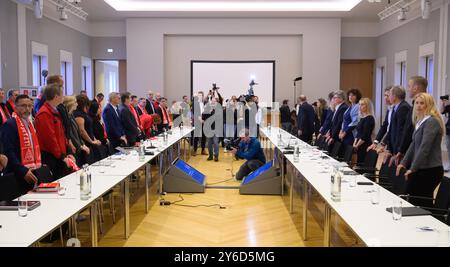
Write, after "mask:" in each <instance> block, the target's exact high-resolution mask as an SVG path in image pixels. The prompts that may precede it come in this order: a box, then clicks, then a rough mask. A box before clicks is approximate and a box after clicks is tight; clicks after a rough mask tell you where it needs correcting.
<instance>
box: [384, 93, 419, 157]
mask: <svg viewBox="0 0 450 267" xmlns="http://www.w3.org/2000/svg"><path fill="white" fill-rule="evenodd" d="M394 108H395V107H393V109H392V112H393V113H392V116H391V124H390V125H389V132H388V134H387V136H386V145H387V148H388V150H389V151H390V152H391V153H393V154H396V153H397V152H400V151H401V142H402V139H401V138H402V136H403V134H404V131H406V129H407V127H409V126H408V125H409V124H410V125H411V127H410V128H411V129H410V130H412V132H411V136H412V133H413V132H414V126H412V118H411V117H409V118H408V116H407V115H408V113H410V112H411V114H412V109H411V106H410V105H409V104H408V103H407V102H406V101H402V102H400V103H399V104H398V107H397V110H394ZM410 138H411V137H410ZM410 143H411V139H410V141H409V143H408V146H409V144H410ZM406 150H408V147H407V148H406ZM406 150H405V152H406Z"/></svg>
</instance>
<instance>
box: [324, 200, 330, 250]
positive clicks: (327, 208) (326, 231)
mask: <svg viewBox="0 0 450 267" xmlns="http://www.w3.org/2000/svg"><path fill="white" fill-rule="evenodd" d="M324 219H325V223H324V226H323V246H324V247H329V246H330V245H331V243H330V236H331V207H330V206H329V205H328V204H325V218H324Z"/></svg>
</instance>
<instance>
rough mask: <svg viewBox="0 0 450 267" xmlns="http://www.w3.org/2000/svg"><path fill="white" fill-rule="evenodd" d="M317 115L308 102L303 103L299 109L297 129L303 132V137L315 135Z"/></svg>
mask: <svg viewBox="0 0 450 267" xmlns="http://www.w3.org/2000/svg"><path fill="white" fill-rule="evenodd" d="M315 118H316V113H315V112H314V108H313V106H311V105H310V104H308V103H307V102H305V103H303V104H302V105H301V106H300V108H299V109H298V115H297V127H298V130H299V131H302V136H310V135H312V134H313V133H314V130H315V129H314V121H315Z"/></svg>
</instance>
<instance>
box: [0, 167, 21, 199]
mask: <svg viewBox="0 0 450 267" xmlns="http://www.w3.org/2000/svg"><path fill="white" fill-rule="evenodd" d="M21 191H22V189H21V187H20V185H19V184H18V183H17V179H16V177H15V176H14V174H13V173H7V174H3V175H2V176H0V201H10V200H13V199H16V198H18V197H20V196H21V195H22V194H21Z"/></svg>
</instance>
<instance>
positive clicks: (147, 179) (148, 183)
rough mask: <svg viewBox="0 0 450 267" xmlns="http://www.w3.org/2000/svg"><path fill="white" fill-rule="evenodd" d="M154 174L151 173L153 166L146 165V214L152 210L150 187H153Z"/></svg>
mask: <svg viewBox="0 0 450 267" xmlns="http://www.w3.org/2000/svg"><path fill="white" fill-rule="evenodd" d="M151 175H152V173H151V164H150V163H147V164H145V213H148V211H149V209H150V203H149V202H150V197H149V191H150V189H149V187H150V185H151V180H152V176H151Z"/></svg>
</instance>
